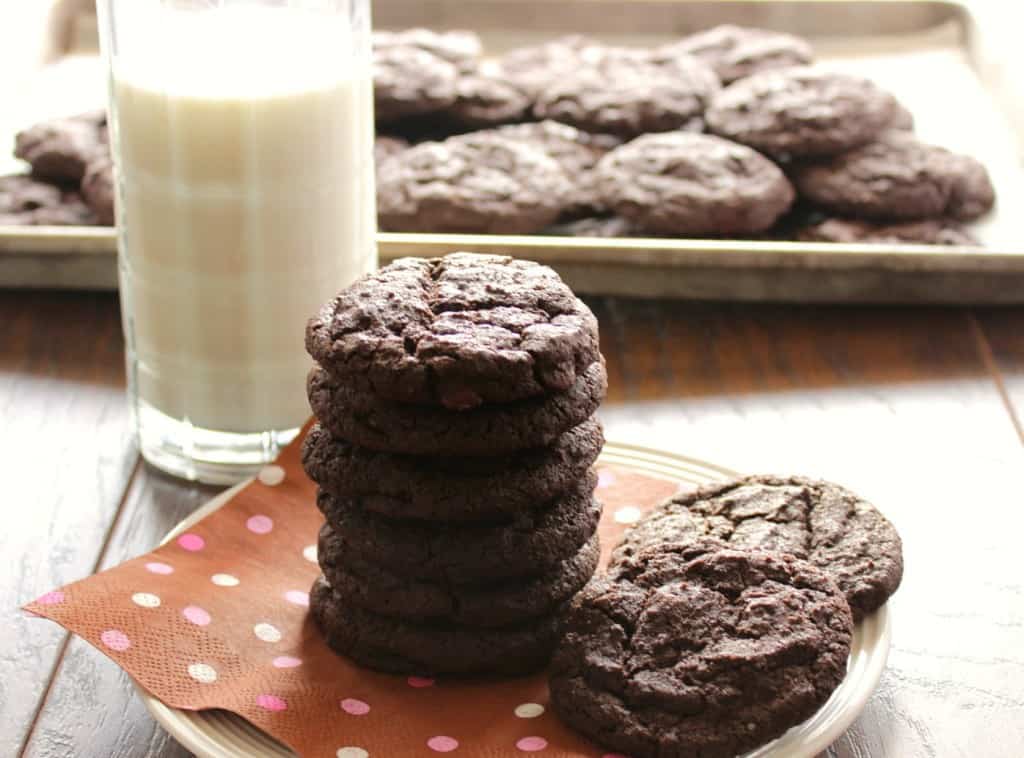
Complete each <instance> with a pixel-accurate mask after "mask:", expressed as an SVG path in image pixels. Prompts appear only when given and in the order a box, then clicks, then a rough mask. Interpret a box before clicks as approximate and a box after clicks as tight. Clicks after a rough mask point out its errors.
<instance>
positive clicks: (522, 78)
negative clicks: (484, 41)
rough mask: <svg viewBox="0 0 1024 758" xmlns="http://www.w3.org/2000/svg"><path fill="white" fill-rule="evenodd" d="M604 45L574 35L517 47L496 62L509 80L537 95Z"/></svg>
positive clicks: (534, 96)
mask: <svg viewBox="0 0 1024 758" xmlns="http://www.w3.org/2000/svg"><path fill="white" fill-rule="evenodd" d="M603 47H604V45H602V44H601V43H600V42H597V41H596V40H592V39H590V38H589V37H584V36H582V35H579V34H573V35H567V36H563V37H558V38H556V39H553V40H550V41H548V42H544V43H542V44H539V45H528V46H526V47H518V48H515V49H513V50H510V51H508V52H507V53H505V54H504V55H502V56H500V57H499V58H497V60H496V63H497V65H498V66H499V67H500V68H501V70H502V73H503V75H504V76H505V78H506V79H507V80H508V81H510V82H512V83H514V84H515V85H516V86H517V87H519V88H520V89H522V90H523V91H525V92H527V93H528V94H529V95H530V96H531V97H533V98H536V97H537V95H539V94H540V93H541V92H542V91H543V90H545V89H547V88H548V87H549V86H550V85H552V84H554V83H555V82H557V81H559V80H560V79H561V78H562V77H563V76H565V75H567V74H570V73H572V72H574V71H576V70H577V69H578V68H579V67H580V65H581V64H582V63H583V62H584V61H585V60H587V59H588V58H590V57H592V56H593V54H594V51H596V50H600V49H602V48H603Z"/></svg>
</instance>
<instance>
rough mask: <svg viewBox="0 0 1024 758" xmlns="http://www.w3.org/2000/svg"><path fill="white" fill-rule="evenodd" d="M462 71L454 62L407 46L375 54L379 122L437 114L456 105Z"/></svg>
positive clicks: (374, 76)
mask: <svg viewBox="0 0 1024 758" xmlns="http://www.w3.org/2000/svg"><path fill="white" fill-rule="evenodd" d="M458 78H459V69H458V67H457V66H456V65H455V64H454V63H452V62H451V61H447V60H445V59H444V58H439V57H438V56H436V55H434V54H433V53H431V52H428V51H426V50H424V49H422V48H419V47H412V46H408V45H388V46H384V47H381V48H379V49H375V50H374V51H373V106H374V117H375V118H376V120H377V121H378V122H379V123H389V122H393V121H396V120H398V119H400V118H405V117H407V116H415V115H420V114H424V113H434V112H436V111H439V110H441V109H443V108H446V107H448V106H449V105H451V104H452V103H454V102H455V85H456V83H457V82H458Z"/></svg>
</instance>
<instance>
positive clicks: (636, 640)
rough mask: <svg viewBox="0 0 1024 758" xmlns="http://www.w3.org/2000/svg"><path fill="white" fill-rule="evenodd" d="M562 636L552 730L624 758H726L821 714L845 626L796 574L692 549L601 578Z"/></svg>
mask: <svg viewBox="0 0 1024 758" xmlns="http://www.w3.org/2000/svg"><path fill="white" fill-rule="evenodd" d="M563 630H564V631H563V637H562V639H561V641H560V642H559V645H558V647H557V649H556V651H555V654H554V657H553V659H552V663H551V668H550V672H551V674H550V687H551V703H552V705H553V706H554V709H555V711H556V713H557V714H558V715H559V717H560V718H561V719H562V720H563V721H565V722H566V723H567V724H569V725H570V726H572V727H573V728H575V729H577V730H578V731H580V732H581V733H582V734H584V735H586V736H588V737H590V738H592V739H593V740H595V741H596V742H598V743H599V744H601V745H602V746H604V747H606V748H612V749H614V750H617V751H621V752H623V753H627V754H629V755H635V756H659V757H663V758H674V757H678V758H682V757H683V756H697V755H699V756H701V758H732V756H735V755H738V754H740V753H744V752H746V751H747V750H750V749H752V748H755V747H757V746H758V745H761V744H763V743H765V742H768V741H769V740H771V739H773V738H775V737H777V736H779V735H780V734H782V733H783V732H784V731H786V730H787V729H789V728H790V727H792V726H795V725H796V724H799V723H801V722H802V721H804V720H805V719H807V718H809V717H810V716H811V715H812V714H814V712H815V711H817V710H818V708H820V707H821V705H823V704H824V703H825V701H826V700H827V699H828V697H829V695H830V694H831V693H832V691H833V690H834V689H835V688H836V687H837V686H838V685H839V684H840V682H841V681H842V679H843V677H844V676H845V674H846V662H847V656H848V655H849V652H850V643H851V639H852V632H853V623H852V620H851V618H850V611H849V608H848V607H847V605H846V601H845V600H844V599H843V596H842V594H841V593H840V591H839V590H838V588H837V587H836V586H835V584H834V583H833V582H832V580H831V579H829V578H828V577H827V576H826V575H825V574H824V572H822V571H820V570H819V569H817V568H815V567H814V566H812V565H810V564H809V563H807V562H805V561H802V560H799V559H797V558H794V557H793V556H790V555H776V554H772V553H767V552H762V551H756V550H751V551H740V550H732V549H728V547H727V546H725V545H723V544H722V543H720V542H718V541H715V540H705V541H702V542H698V543H691V544H664V545H659V546H655V547H651V548H647V549H645V550H643V551H641V552H640V553H638V554H637V555H634V556H631V557H630V558H628V559H626V560H625V561H623V562H621V563H620V564H619V565H617V566H613V567H612V568H611V569H610V570H609V572H608V574H607V575H605V576H603V577H599V578H597V579H595V580H594V581H592V582H591V583H590V584H589V585H588V586H587V587H586V588H584V589H583V591H582V592H580V593H579V594H578V595H577V596H576V598H575V599H574V600H573V602H572V604H571V606H570V610H569V612H568V614H567V617H566V619H565V621H564V624H563Z"/></svg>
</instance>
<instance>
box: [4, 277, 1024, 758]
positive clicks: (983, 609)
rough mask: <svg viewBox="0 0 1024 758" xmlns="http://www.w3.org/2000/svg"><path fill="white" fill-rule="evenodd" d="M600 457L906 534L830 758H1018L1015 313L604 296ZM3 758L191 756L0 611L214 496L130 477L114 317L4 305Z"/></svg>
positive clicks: (44, 302) (1022, 686) (64, 642)
mask: <svg viewBox="0 0 1024 758" xmlns="http://www.w3.org/2000/svg"><path fill="white" fill-rule="evenodd" d="M592 305H593V306H594V309H595V311H596V313H597V314H598V316H599V318H600V321H601V328H602V339H603V349H604V353H605V355H606V357H607V359H608V369H609V376H610V388H609V397H608V402H607V404H606V405H605V407H604V408H603V410H602V415H603V418H604V420H605V424H606V426H607V431H608V436H609V438H611V439H616V440H622V441H628V442H637V443H641V444H645V445H649V446H656V447H665V448H670V449H673V450H676V451H679V452H683V453H686V454H688V455H692V456H695V457H698V458H703V459H705V460H708V461H711V462H714V463H718V464H722V465H726V466H731V467H733V468H736V469H739V470H743V471H751V472H755V471H778V472H794V473H796V472H799V473H805V474H809V475H813V476H820V477H824V478H829V479H833V480H836V481H838V482H840V483H843V484H846V485H848V486H850V487H852V488H854V489H856V490H857V491H859V492H861V493H863V494H864V495H865V496H866V497H868V498H869V499H872V500H874V501H875V502H876V503H877V504H878V505H879V507H881V508H882V509H883V510H884V511H885V512H886V513H887V514H888V515H889V516H890V517H891V518H892V520H893V521H894V522H895V523H896V525H897V527H898V528H899V529H900V532H901V533H902V535H903V538H904V547H905V555H906V563H907V570H906V576H905V580H904V585H903V587H902V588H901V590H900V592H899V594H898V595H897V596H896V598H894V600H893V601H892V610H893V622H894V638H893V647H892V652H891V654H890V658H889V666H888V669H887V670H886V672H885V674H884V676H883V679H882V682H881V684H880V686H879V689H878V691H877V692H876V694H875V696H874V697H873V698H872V700H871V702H870V703H869V704H868V707H867V708H866V710H865V711H864V713H863V715H862V716H861V717H860V719H859V720H858V721H857V723H856V724H855V725H854V727H853V728H851V729H850V730H849V731H848V732H847V733H846V734H845V735H844V736H843V738H842V739H840V740H839V741H838V742H837V743H836V744H835V745H834V746H833V747H832V748H831V750H830V751H829V755H831V756H836V757H840V756H841V757H842V758H864V756H871V757H872V758H875V757H876V756H878V757H883V756H884V757H888V756H892V757H894V758H897V757H898V758H915V757H916V756H921V757H922V758H923V757H926V756H938V757H940V758H945V757H946V756H971V757H972V758H973V757H975V756H986V758H988V757H995V758H1003V757H1005V758H1011V757H1013V758H1016V757H1017V756H1020V755H1022V754H1024V570H1022V568H1021V566H1022V560H1021V553H1022V549H1021V545H1020V537H1019V535H1020V534H1022V533H1024V510H1022V509H1024V502H1022V500H1024V494H1022V492H1021V490H1020V488H1019V487H1018V486H1017V481H1018V479H1019V476H1020V472H1021V471H1022V468H1024V445H1022V439H1024V438H1022V435H1021V428H1020V419H1021V418H1022V415H1021V413H1020V412H1021V411H1024V309H1012V310H980V311H969V310H963V309H950V310H943V309H899V308H870V309H869V308H857V309H854V308H838V307H799V308H798V307H787V306H740V305H712V304H693V303H678V302H657V303H655V302H643V301H628V300H616V299H599V300H595V301H593V302H592ZM0 322H2V324H3V327H4V328H3V329H2V330H0V409H2V416H0V417H2V419H3V427H2V428H3V432H4V434H3V435H2V437H0V440H2V441H0V454H2V456H3V460H4V463H5V469H4V471H5V478H6V481H7V483H8V484H9V485H13V486H9V487H8V490H7V493H8V499H7V502H6V503H5V508H4V513H5V515H6V518H7V523H6V525H5V528H4V529H2V530H0V550H2V553H0V554H2V555H3V556H4V557H5V559H6V560H7V562H8V564H9V568H8V570H7V572H6V573H5V576H6V577H7V579H6V580H5V582H4V583H3V585H2V587H0V592H2V596H0V597H2V599H3V601H4V602H5V604H6V606H7V608H8V614H9V615H8V618H9V623H7V624H6V625H5V627H4V631H3V634H2V635H0V755H3V756H7V755H11V756H14V755H19V754H24V755H31V756H43V757H46V758H56V757H57V756H67V757H69V758H70V757H72V756H74V757H76V758H77V757H79V756H103V757H105V756H119V757H120V756H123V757H125V758H127V757H129V756H131V757H135V756H147V757H148V758H156V757H158V756H159V757H160V758H168V757H170V756H174V757H177V756H182V755H187V752H186V751H184V750H183V749H182V748H181V747H180V746H178V745H177V744H176V743H175V742H174V741H173V740H172V739H171V738H169V737H168V736H167V735H166V734H165V733H164V732H163V731H162V730H161V729H160V728H159V727H158V726H157V725H156V724H155V723H154V722H153V720H152V719H151V718H150V717H149V715H148V713H147V712H146V710H145V709H144V707H143V706H142V703H141V701H140V700H139V698H138V697H137V696H136V695H135V693H134V691H133V689H132V686H131V683H130V681H129V680H128V678H127V677H126V676H125V675H124V674H123V673H122V672H121V671H120V670H119V669H117V668H116V667H115V666H114V665H113V664H111V663H110V662H109V661H108V659H106V658H105V657H104V656H102V655H101V654H99V653H97V652H96V651H95V650H93V649H92V648H91V647H89V646H88V645H86V644H84V643H82V642H81V641H80V640H77V639H70V640H69V639H68V637H67V635H65V634H63V633H62V632H60V630H59V629H58V627H56V626H55V625H53V624H50V623H47V622H43V621H38V620H32V619H26V618H24V617H23V616H22V614H21V613H20V612H19V611H17V610H16V609H17V607H18V606H19V605H20V604H21V603H22V602H24V601H26V600H29V599H31V598H33V597H35V596H37V595H39V594H41V593H42V592H45V591H46V590H48V589H52V588H53V587H56V586H58V585H60V584H63V583H66V582H68V581H71V580H74V579H77V578H80V577H82V576H85V575H87V574H89V573H91V572H93V571H95V570H97V569H100V568H104V567H107V566H111V565H114V564H116V563H117V562H119V561H120V560H122V559H124V558H126V557H129V556H132V555H136V554H138V553H141V552H145V551H146V550H147V549H149V548H151V547H152V546H154V545H155V544H156V542H157V541H158V540H159V538H160V537H161V536H162V535H163V534H164V533H165V532H166V531H167V530H168V529H169V528H170V527H171V526H173V525H174V524H175V523H176V522H178V521H179V520H180V519H181V518H182V517H184V516H185V515H186V514H188V513H189V512H190V511H192V510H194V509H195V508H196V507H197V506H199V505H200V504H201V503H203V502H204V501H205V500H206V499H208V498H209V497H210V496H211V495H212V494H213V493H214V492H216V490H215V489H213V488H209V487H201V486H195V485H189V484H186V483H182V482H178V481H175V480H173V479H171V478H169V477H166V476H163V475H162V474H159V473H156V472H153V471H151V470H150V469H148V468H147V467H146V466H144V465H142V464H140V463H139V462H138V458H137V454H136V452H135V451H134V449H133V448H132V446H131V433H130V432H131V430H130V419H129V416H128V413H127V410H126V405H125V403H124V400H123V386H124V384H123V356H122V345H121V338H120V331H119V330H120V326H119V321H118V313H117V303H116V300H115V299H114V298H113V297H111V296H109V295H93V294H77V295H76V294H53V293H24V292H21V293H12V292H0Z"/></svg>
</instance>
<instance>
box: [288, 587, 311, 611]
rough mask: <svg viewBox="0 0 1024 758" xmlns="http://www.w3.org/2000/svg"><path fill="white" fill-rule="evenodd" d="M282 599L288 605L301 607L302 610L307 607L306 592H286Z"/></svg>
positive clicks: (307, 597)
mask: <svg viewBox="0 0 1024 758" xmlns="http://www.w3.org/2000/svg"><path fill="white" fill-rule="evenodd" d="M284 599H285V600H287V601H288V602H289V603H294V604H295V605H301V606H302V607H304V608H308V607H309V593H308V592H302V591H301V590H288V591H287V592H286V593H284Z"/></svg>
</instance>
